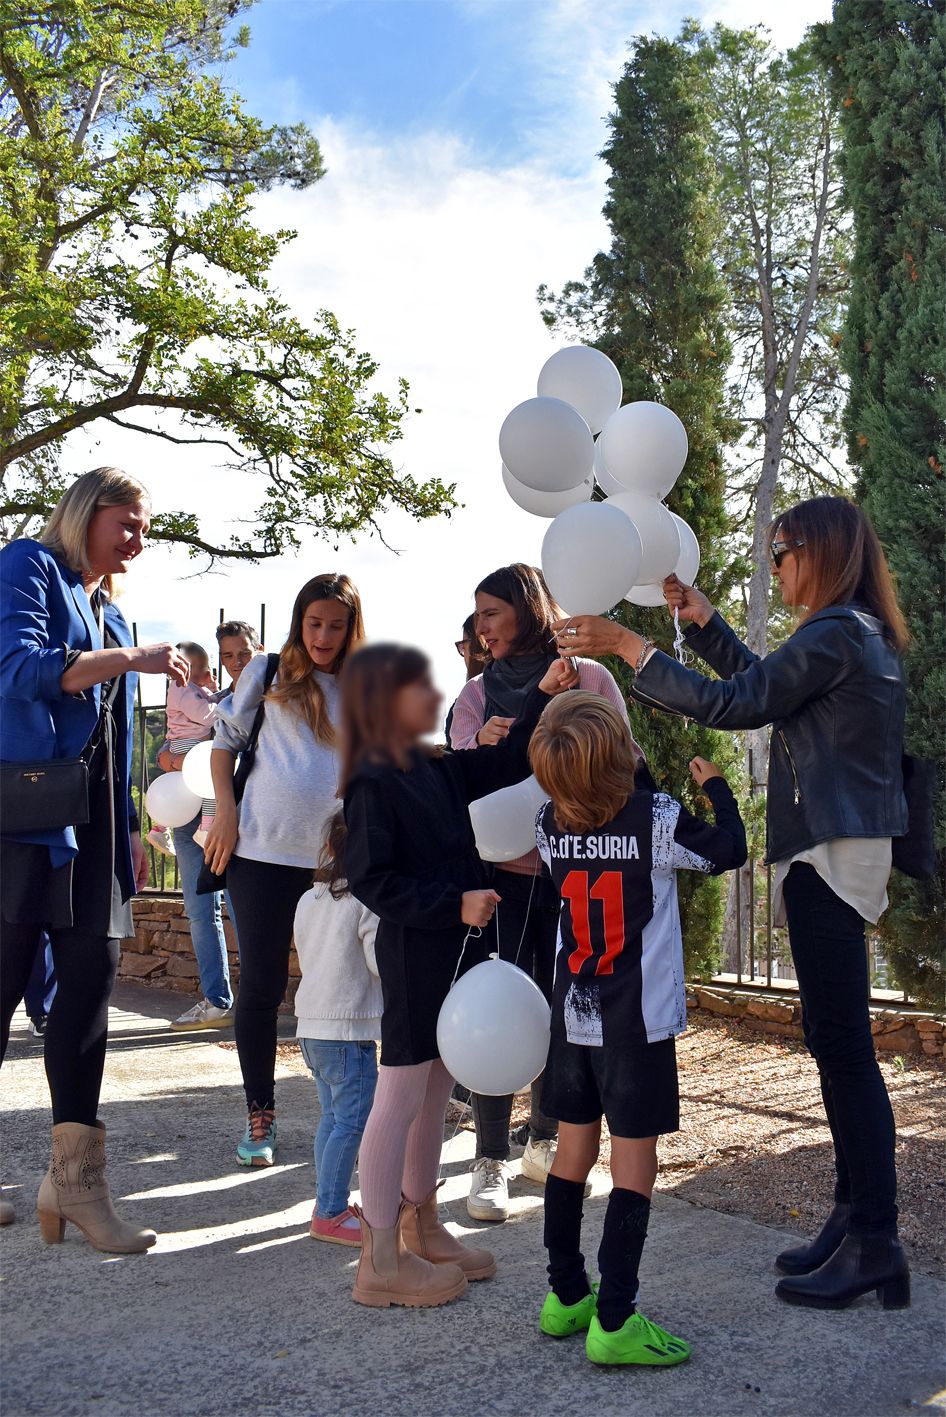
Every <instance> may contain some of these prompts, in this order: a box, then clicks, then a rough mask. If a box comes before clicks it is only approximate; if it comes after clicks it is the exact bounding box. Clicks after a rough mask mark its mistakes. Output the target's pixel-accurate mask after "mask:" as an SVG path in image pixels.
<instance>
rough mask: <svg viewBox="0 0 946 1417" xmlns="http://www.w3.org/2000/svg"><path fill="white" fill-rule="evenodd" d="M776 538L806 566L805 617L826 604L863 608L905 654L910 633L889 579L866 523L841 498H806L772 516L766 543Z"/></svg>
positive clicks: (857, 509) (881, 552)
mask: <svg viewBox="0 0 946 1417" xmlns="http://www.w3.org/2000/svg"><path fill="white" fill-rule="evenodd" d="M776 537H779V539H780V540H783V541H786V542H787V543H788V545H789V548H790V549H792V550H794V549H795V548H794V547H793V543H794V542H796V541H800V542H803V543H804V545H803V546H801V547H799V548H798V550H797V552H796V555H798V556H799V569H801V567H802V566H804V592H805V603H806V605H807V606H808V614H809V616H811V615H815V614H817V612H818V611H819V610H825V609H827V607H828V606H829V605H851V604H856V605H859V606H862V607H863V609H864V610H866V611H868V613H869V614H871V615H874V616H876V618H877V619H878V620H880V621H881V623H882V624H883V625H885V626H886V627H887V633H888V634H889V636H890V638H891V640H892V641H893V643H894V644H895V645H896V647H897V649H898V650H900V651H901V653H902V652H903V650H904V649H905V648H906V646H907V644H908V642H909V639H910V632H909V631H908V629H907V623H906V621H905V619H904V618H903V612H902V610H901V609H900V606H899V604H898V603H897V592H896V588H895V587H894V582H893V576H892V575H891V574H890V567H889V566H888V565H887V558H886V556H885V555H884V550H883V547H882V546H881V544H880V540H879V538H878V536H877V533H876V531H875V530H874V528H873V525H872V523H871V520H870V518H869V517H868V516H867V514H866V513H865V512H862V511H861V509H860V507H856V506H855V505H854V503H853V502H849V501H847V499H846V498H844V497H810V498H809V499H808V501H807V502H799V503H798V504H797V506H794V507H790V508H789V509H788V511H787V512H783V513H782V514H781V516H779V517H776V519H775V521H774V522H773V523H772V525H771V526H770V528H769V543H770V544H771V543H772V541H774V540H775V538H776Z"/></svg>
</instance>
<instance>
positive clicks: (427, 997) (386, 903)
mask: <svg viewBox="0 0 946 1417" xmlns="http://www.w3.org/2000/svg"><path fill="white" fill-rule="evenodd" d="M548 701H549V699H548V695H546V694H544V693H543V692H542V690H541V689H533V691H532V692H531V693H530V695H529V697H528V699H527V700H526V702H525V705H524V707H523V711H522V715H521V717H520V718H519V719H518V720H517V721H516V723H515V724H513V726H512V728H511V729H510V731H509V736H508V737H507V738H506V739H505V740H504V741H503V742H502V743H501V744H498V745H496V746H495V747H484V748H474V749H472V750H470V751H468V752H463V753H452V752H443V753H438V752H430V751H425V750H423V749H416V750H415V751H414V752H413V753H412V755H411V759H410V766H409V767H408V768H406V769H401V768H398V767H396V766H394V764H392V763H367V764H365V765H363V766H362V767H361V769H360V770H359V771H358V773H357V774H356V775H355V777H354V779H353V780H352V782H351V783H350V784H349V787H348V791H347V792H346V794H345V823H346V825H347V827H348V841H347V843H346V847H345V868H346V874H347V877H348V885H349V889H350V890H351V893H352V895H353V896H355V898H356V899H357V900H360V901H361V902H362V904H363V905H366V906H367V907H368V909H369V910H373V911H374V913H375V914H376V915H377V916H378V917H379V918H380V921H381V923H380V925H379V927H378V935H377V939H376V943H375V952H376V956H377V961H378V973H379V974H380V976H381V989H382V993H383V996H384V1012H383V1014H382V1018H381V1062H382V1063H383V1064H384V1065H385V1066H386V1067H396V1066H404V1065H408V1064H413V1063H425V1062H428V1061H430V1059H432V1058H437V1057H439V1051H438V1049H437V1018H438V1015H439V1013H440V1006H441V1004H442V1003H443V1001H444V999H445V998H446V996H447V993H448V991H449V988H450V984H451V982H452V980H453V976H454V972H455V970H456V968H457V961H458V960H459V958H460V952H461V950H462V948H463V941H464V938H465V937H466V934H467V926H466V925H464V924H463V922H462V921H461V919H460V909H461V896H462V895H463V894H464V892H466V891H475V890H484V889H486V888H487V887H488V886H489V872H488V868H487V867H486V866H485V865H484V863H483V862H482V861H481V860H480V857H479V855H478V853H477V850H476V841H475V838H474V835H473V827H472V825H471V822H470V814H469V811H468V808H469V805H470V803H471V802H474V801H476V800H477V798H480V797H488V796H489V794H490V793H491V792H498V791H499V790H500V789H501V788H503V787H511V786H512V785H513V784H514V783H516V782H522V781H523V780H524V779H525V778H527V777H528V776H529V773H530V771H531V769H530V767H529V757H528V752H529V740H530V738H531V737H532V732H533V729H534V728H535V725H536V723H537V722H538V719H539V715H540V714H541V712H542V710H543V709H544V708H545V705H546V704H547V703H548ZM499 908H500V910H502V906H501V905H500V907H499ZM482 958H483V945H482V944H478V942H477V941H476V939H475V938H472V939H470V941H469V943H468V945H467V950H466V954H465V956H464V959H463V970H462V972H465V971H466V970H467V969H469V968H471V967H472V966H473V965H474V964H479V963H480V961H481V960H482Z"/></svg>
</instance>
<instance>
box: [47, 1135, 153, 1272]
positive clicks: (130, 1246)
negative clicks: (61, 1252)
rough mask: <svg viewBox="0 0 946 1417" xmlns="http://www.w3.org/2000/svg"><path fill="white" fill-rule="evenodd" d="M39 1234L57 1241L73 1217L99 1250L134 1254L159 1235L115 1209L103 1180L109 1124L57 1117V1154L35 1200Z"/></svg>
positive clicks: (75, 1223)
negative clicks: (116, 1211) (88, 1124)
mask: <svg viewBox="0 0 946 1417" xmlns="http://www.w3.org/2000/svg"><path fill="white" fill-rule="evenodd" d="M36 1214H37V1215H38V1217H39V1229H40V1234H41V1235H42V1237H43V1239H44V1240H45V1241H46V1243H47V1245H56V1244H58V1243H59V1242H60V1241H61V1240H62V1238H63V1235H64V1234H65V1231H66V1221H67V1220H71V1221H72V1223H73V1225H75V1226H77V1227H78V1228H79V1229H80V1230H81V1231H82V1233H83V1235H84V1236H85V1238H86V1239H87V1240H88V1241H89V1243H90V1244H91V1245H94V1246H95V1248H96V1249H97V1250H105V1252H106V1253H107V1254H113V1255H135V1254H138V1253H140V1252H141V1251H142V1250H147V1249H149V1248H150V1247H151V1246H152V1245H153V1244H154V1242H155V1240H156V1239H157V1238H158V1237H157V1235H156V1234H155V1233H154V1231H153V1230H144V1229H142V1228H141V1227H140V1226H138V1225H129V1224H128V1222H127V1221H125V1220H122V1219H121V1217H120V1216H118V1215H116V1214H115V1210H114V1207H113V1206H112V1198H111V1196H110V1195H109V1192H108V1182H107V1181H106V1179H105V1127H104V1126H103V1124H102V1123H101V1122H96V1123H95V1126H94V1127H86V1126H83V1125H82V1123H80V1122H59V1123H58V1124H57V1125H56V1126H55V1127H53V1153H52V1158H51V1160H50V1163H49V1170H48V1171H47V1172H46V1175H45V1177H44V1178H43V1184H42V1185H41V1186H40V1188H39V1195H38V1197H37V1199H36Z"/></svg>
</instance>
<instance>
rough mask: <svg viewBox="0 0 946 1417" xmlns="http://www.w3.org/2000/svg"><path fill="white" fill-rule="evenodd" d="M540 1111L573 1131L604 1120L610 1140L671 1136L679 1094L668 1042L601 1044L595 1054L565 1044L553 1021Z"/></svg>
mask: <svg viewBox="0 0 946 1417" xmlns="http://www.w3.org/2000/svg"><path fill="white" fill-rule="evenodd" d="M542 1111H543V1112H544V1113H545V1114H546V1115H547V1116H549V1117H557V1118H558V1120H559V1121H560V1122H568V1123H570V1124H571V1125H572V1126H576V1127H583V1126H588V1124H589V1123H591V1122H597V1121H598V1120H599V1118H600V1117H602V1116H604V1117H606V1118H607V1122H608V1129H609V1131H610V1132H611V1135H612V1136H615V1137H629V1138H634V1137H656V1136H660V1135H662V1134H663V1133H664V1132H675V1131H677V1129H678V1128H679V1126H680V1092H679V1088H678V1086H677V1053H676V1047H675V1044H674V1040H673V1039H672V1038H664V1039H661V1041H660V1042H659V1043H624V1042H618V1043H614V1042H612V1041H610V1040H609V1039H607V1038H606V1039H605V1042H604V1044H603V1046H601V1047H599V1048H594V1047H589V1046H587V1045H585V1044H578V1043H569V1041H568V1039H567V1037H566V1035H565V1025H564V1022H563V1021H562V1020H561V1019H560V1018H558V1019H557V1018H555V1016H554V1015H553V1019H552V1042H551V1046H550V1048H549V1058H548V1062H547V1064H546V1067H545V1076H544V1078H543V1081H542Z"/></svg>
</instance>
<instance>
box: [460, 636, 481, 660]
mask: <svg viewBox="0 0 946 1417" xmlns="http://www.w3.org/2000/svg"><path fill="white" fill-rule="evenodd" d="M453 643H454V644H455V645H456V647H457V654H458V655H460V657H461V659H462V658H464V657H465V655H466V652H467V650H468V649H469V650H470V652H471V654H472V655H473V658H474V659H485V658H486V651H485V649H483V646H482V645H478V644H477V643H476V641H475V640H474V641H473V642H472V647H471V642H470V641H469V640H454V642H453Z"/></svg>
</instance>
